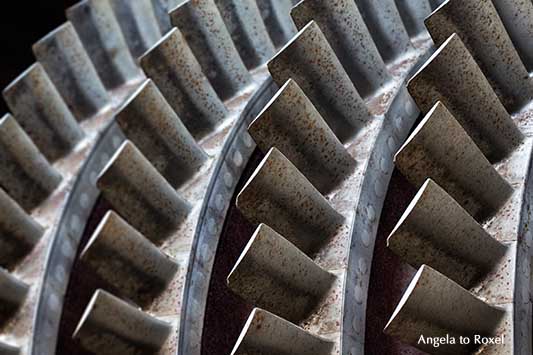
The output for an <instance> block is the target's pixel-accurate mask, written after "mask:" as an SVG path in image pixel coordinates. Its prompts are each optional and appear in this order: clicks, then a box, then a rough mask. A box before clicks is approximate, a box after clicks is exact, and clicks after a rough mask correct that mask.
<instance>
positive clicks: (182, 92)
mask: <svg viewBox="0 0 533 355" xmlns="http://www.w3.org/2000/svg"><path fill="white" fill-rule="evenodd" d="M141 66H142V68H143V69H144V71H145V72H146V74H147V76H148V77H149V78H151V79H152V80H153V81H154V83H155V84H156V85H157V86H158V88H159V89H160V90H161V92H162V93H163V95H164V96H165V98H166V99H167V101H168V103H169V104H170V106H172V108H173V109H174V111H176V113H177V114H178V116H179V117H180V119H182V120H183V123H184V124H185V126H186V127H187V128H188V129H189V131H190V132H191V133H192V134H193V136H195V137H199V136H202V135H205V134H206V132H209V131H211V130H213V129H214V128H215V127H216V126H217V125H219V124H220V123H221V122H222V121H224V120H225V119H226V117H227V115H228V111H227V109H226V107H225V106H224V103H223V102H222V101H221V100H220V98H219V96H218V94H217V93H216V92H215V90H214V89H213V87H212V86H211V83H210V82H209V80H208V79H207V77H206V76H205V75H204V73H203V72H202V68H201V67H200V64H199V63H198V61H197V59H196V57H195V56H194V54H193V53H192V51H191V49H190V47H189V46H188V44H187V41H186V40H185V38H184V37H183V35H182V34H181V33H180V31H179V30H178V29H173V30H172V31H170V32H169V33H168V34H167V35H166V36H165V37H163V38H162V39H161V41H160V42H158V43H157V44H156V45H155V46H154V47H153V48H151V49H150V50H149V51H148V52H147V53H146V54H145V55H144V56H143V57H142V58H141Z"/></svg>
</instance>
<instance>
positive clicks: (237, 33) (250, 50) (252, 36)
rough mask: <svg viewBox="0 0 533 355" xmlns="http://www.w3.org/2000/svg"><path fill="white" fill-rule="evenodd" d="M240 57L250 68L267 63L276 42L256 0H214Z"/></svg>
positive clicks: (272, 53)
mask: <svg viewBox="0 0 533 355" xmlns="http://www.w3.org/2000/svg"><path fill="white" fill-rule="evenodd" d="M214 2H215V3H216V5H217V7H218V10H219V12H220V15H221V16H222V19H223V20H224V23H225V24H226V28H227V29H228V32H229V33H230V35H231V38H232V40H233V43H234V44H235V47H237V50H238V51H239V54H240V57H241V59H242V60H243V62H244V64H245V65H246V67H247V68H248V69H250V70H252V69H254V68H256V67H258V66H261V65H262V64H264V63H266V62H267V61H268V60H269V59H270V58H271V57H272V55H274V53H275V50H276V49H275V48H274V44H273V43H272V40H271V39H270V36H269V35H268V31H267V29H266V26H265V23H264V22H263V19H262V18H261V13H260V12H259V7H258V6H257V2H256V0H214Z"/></svg>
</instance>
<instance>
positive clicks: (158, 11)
mask: <svg viewBox="0 0 533 355" xmlns="http://www.w3.org/2000/svg"><path fill="white" fill-rule="evenodd" d="M176 1H180V2H181V1H184V0H151V2H152V6H153V8H154V13H155V15H156V18H157V23H158V24H159V29H160V30H161V33H162V34H163V35H164V34H166V33H168V31H170V30H171V29H172V24H171V23H170V15H169V11H170V10H171V9H172V7H173V6H171V7H170V8H169V4H170V3H171V2H176ZM176 6H177V4H176Z"/></svg>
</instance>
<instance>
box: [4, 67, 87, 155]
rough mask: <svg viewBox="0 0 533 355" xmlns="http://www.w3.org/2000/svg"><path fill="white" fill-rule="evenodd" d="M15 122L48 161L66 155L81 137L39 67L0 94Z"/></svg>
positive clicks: (56, 92)
mask: <svg viewBox="0 0 533 355" xmlns="http://www.w3.org/2000/svg"><path fill="white" fill-rule="evenodd" d="M2 94H3V96H4V99H5V101H6V103H7V105H8V106H9V109H10V110H11V112H12V113H13V115H14V116H15V119H16V120H17V121H18V123H19V124H20V125H21V126H22V128H23V129H24V131H26V133H27V134H28V135H29V136H30V138H31V139H32V141H33V143H35V145H36V146H37V148H39V150H40V151H41V152H42V153H43V155H44V156H45V157H46V158H47V159H48V160H50V161H54V160H56V159H58V158H60V157H62V156H64V155H66V154H68V153H69V152H70V151H71V150H72V149H73V148H74V147H75V146H76V144H78V143H79V142H80V141H81V140H82V139H83V136H84V133H83V131H82V130H81V128H80V127H79V125H78V122H76V119H75V118H74V116H73V115H72V113H71V112H70V110H69V109H68V107H67V105H66V104H65V102H64V101H63V98H62V97H61V95H60V94H59V92H58V91H57V89H56V87H55V86H54V84H52V82H51V81H50V78H49V77H48V75H47V74H46V72H45V71H44V69H43V67H42V65H41V64H39V63H36V64H33V65H32V66H31V67H30V68H29V69H28V70H26V71H25V72H24V73H22V74H21V75H20V76H19V77H17V78H16V79H15V80H14V81H13V82H11V84H9V85H8V86H7V87H6V88H5V89H4V90H3V92H2Z"/></svg>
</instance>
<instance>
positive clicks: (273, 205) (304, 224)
mask: <svg viewBox="0 0 533 355" xmlns="http://www.w3.org/2000/svg"><path fill="white" fill-rule="evenodd" d="M237 207H238V208H239V210H240V211H241V212H242V213H243V214H244V215H245V216H246V217H247V218H248V220H250V222H252V223H254V224H259V223H265V224H267V225H269V226H271V227H272V228H273V229H275V230H276V231H278V232H279V233H280V234H282V235H283V236H285V237H286V238H287V239H288V240H289V241H290V242H291V243H293V244H294V245H296V246H297V247H298V248H300V249H302V250H303V251H304V252H306V253H310V252H312V251H313V250H315V249H316V248H317V247H318V246H319V245H320V244H322V243H323V242H324V241H325V240H326V239H328V238H329V237H331V236H332V235H333V234H334V233H335V232H336V231H337V230H338V228H340V226H341V225H342V224H343V222H344V217H343V216H342V215H340V214H339V213H338V212H337V211H335V210H334V209H333V208H332V207H331V205H330V204H329V203H328V201H327V200H326V199H325V198H324V197H323V196H322V195H321V194H320V192H319V191H318V190H316V189H315V187H314V186H313V185H312V184H311V183H310V182H309V181H308V180H307V179H306V178H305V176H303V175H302V173H300V172H299V171H298V169H296V167H295V166H294V165H293V164H292V163H291V162H290V161H289V160H288V159H287V158H286V157H285V156H283V154H282V153H280V151H279V150H277V149H276V148H272V149H270V151H269V152H268V154H267V155H266V157H265V158H264V159H263V161H262V162H261V164H260V166H259V167H258V168H257V170H256V171H255V172H254V174H253V176H252V177H251V178H250V180H248V182H247V183H246V185H245V187H244V188H243V189H242V190H241V192H240V193H239V195H238V197H237Z"/></svg>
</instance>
